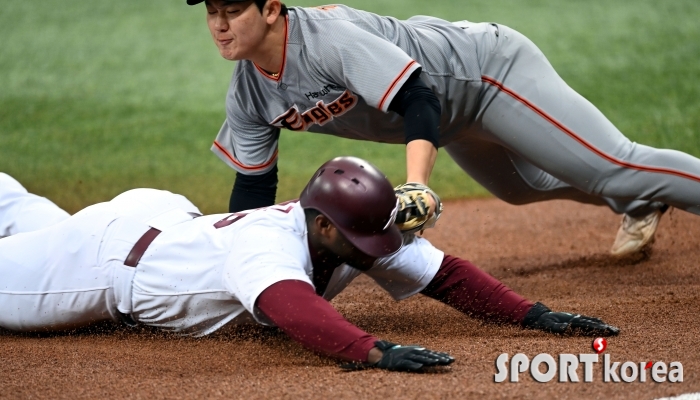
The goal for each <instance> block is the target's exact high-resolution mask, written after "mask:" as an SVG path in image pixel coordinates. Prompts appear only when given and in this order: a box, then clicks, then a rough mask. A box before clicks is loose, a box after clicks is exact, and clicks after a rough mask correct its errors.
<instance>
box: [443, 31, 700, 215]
mask: <svg viewBox="0 0 700 400" xmlns="http://www.w3.org/2000/svg"><path fill="white" fill-rule="evenodd" d="M457 24H458V25H460V26H463V27H467V29H466V31H467V33H468V34H470V35H473V36H474V37H475V40H476V41H477V43H478V46H477V50H478V53H479V65H480V67H481V72H482V87H481V92H480V98H479V109H478V112H477V116H476V121H475V123H474V124H473V125H472V126H471V127H470V129H469V130H467V131H465V132H464V133H462V134H460V135H459V136H458V137H457V138H456V139H455V140H453V141H450V143H448V144H447V145H446V146H445V150H446V151H447V153H448V154H449V155H450V156H451V157H452V159H454V161H455V162H456V163H457V164H458V165H459V166H460V167H461V168H462V169H463V170H464V171H465V172H467V173H468V174H469V175H470V176H471V177H472V178H474V179H475V180H476V181H477V182H479V183H480V184H481V185H482V186H484V187H485V188H486V189H487V190H489V191H490V192H491V193H493V194H494V195H495V196H497V197H499V198H500V199H502V200H505V201H507V202H509V203H512V204H526V203H531V202H536V201H542V200H552V199H569V200H575V201H578V202H582V203H589V204H599V205H608V206H609V207H610V208H611V209H612V210H614V211H615V212H617V213H626V214H629V215H631V216H642V215H646V214H648V213H650V212H652V211H654V210H655V209H658V208H660V207H661V206H662V205H663V204H664V203H665V204H668V205H671V206H673V207H676V208H679V209H682V210H685V211H689V212H691V213H694V214H700V160H698V159H697V158H695V157H692V156H690V155H688V154H685V153H683V152H680V151H675V150H666V149H656V148H652V147H649V146H644V145H641V144H638V143H634V142H632V141H630V140H629V139H628V138H627V137H625V136H624V135H623V134H622V133H621V132H620V131H619V130H618V129H617V128H615V126H614V125H613V124H612V123H611V122H610V121H609V120H608V119H607V118H606V117H605V116H604V115H603V114H602V113H601V112H600V111H599V110H598V109H597V108H596V107H595V106H593V105H592V104H591V103H590V102H589V101H588V100H586V99H585V98H583V97H582V96H581V95H579V94H578V93H576V92H575V91H574V90H573V89H571V88H570V87H569V86H568V85H567V84H566V83H565V82H564V81H563V80H562V78H561V77H559V75H558V74H557V73H556V71H554V68H553V67H552V65H551V64H550V63H549V61H547V59H546V57H545V56H544V54H542V52H541V51H540V50H539V49H538V48H537V47H536V46H535V44H534V43H532V42H531V41H530V40H529V39H528V38H526V37H525V36H523V35H522V34H520V33H518V32H516V31H515V30H513V29H510V28H508V27H506V26H503V25H496V24H487V23H479V24H472V23H469V22H466V21H465V22H460V23H457Z"/></svg>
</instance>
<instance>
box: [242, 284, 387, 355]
mask: <svg viewBox="0 0 700 400" xmlns="http://www.w3.org/2000/svg"><path fill="white" fill-rule="evenodd" d="M256 306H257V308H258V309H259V310H260V311H261V312H262V313H263V314H264V315H265V316H266V317H268V318H269V319H270V320H271V321H272V322H273V323H274V324H275V325H277V327H278V328H280V329H282V331H284V333H286V334H287V335H289V336H290V337H291V338H292V339H293V340H295V341H297V342H299V343H301V344H302V345H304V346H305V347H307V348H309V349H311V350H314V351H317V352H320V353H324V354H327V355H331V356H335V357H338V358H342V359H345V360H349V361H360V362H366V361H367V354H368V353H369V351H370V350H371V349H372V348H373V347H374V342H375V341H377V340H379V339H378V338H376V337H374V336H372V335H370V334H369V333H367V332H364V331H363V330H361V329H360V328H358V327H356V326H355V325H353V324H351V323H350V322H348V321H347V320H346V319H345V318H343V316H342V315H340V313H338V311H336V310H335V308H333V306H332V305H331V304H330V303H329V302H328V301H326V300H325V299H324V298H323V297H321V296H319V295H317V294H316V292H315V291H314V288H313V287H312V286H311V285H309V284H308V283H306V282H302V281H296V280H284V281H280V282H277V283H275V284H274V285H272V286H270V287H268V288H267V289H265V290H264V291H263V292H262V293H261V294H260V296H258V299H257V302H256Z"/></svg>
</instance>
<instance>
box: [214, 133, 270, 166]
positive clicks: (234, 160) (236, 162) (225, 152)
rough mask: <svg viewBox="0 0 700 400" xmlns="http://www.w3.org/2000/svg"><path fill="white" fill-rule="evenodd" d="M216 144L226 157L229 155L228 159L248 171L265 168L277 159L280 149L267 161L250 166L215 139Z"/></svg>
mask: <svg viewBox="0 0 700 400" xmlns="http://www.w3.org/2000/svg"><path fill="white" fill-rule="evenodd" d="M214 146H216V147H217V148H218V149H219V150H220V151H221V152H222V153H224V154H225V155H226V157H228V159H229V160H231V162H232V163H234V164H236V165H237V166H238V167H240V168H241V169H245V170H248V171H255V170H259V169H264V168H265V167H268V166H269V165H270V164H272V163H273V162H274V161H275V159H277V152H278V151H279V149H275V152H274V153H273V154H272V157H271V158H270V160H269V161H267V162H266V163H263V164H260V165H254V166H252V167H249V166H247V165H243V164H241V162H240V161H238V160H236V159H235V158H233V156H232V155H231V154H229V152H228V151H226V149H225V148H224V147H223V146H222V145H220V144H219V142H217V141H216V140H215V141H214Z"/></svg>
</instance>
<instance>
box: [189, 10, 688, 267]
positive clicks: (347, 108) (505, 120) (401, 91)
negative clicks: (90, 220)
mask: <svg viewBox="0 0 700 400" xmlns="http://www.w3.org/2000/svg"><path fill="white" fill-rule="evenodd" d="M202 2H204V3H205V6H206V11H207V23H208V26H209V30H210V32H211V35H212V37H213V39H214V42H215V43H216V45H217V47H218V49H219V52H220V53H221V55H222V56H223V57H224V58H226V59H228V60H238V63H237V65H236V68H235V72H234V73H233V77H232V79H231V84H230V87H229V90H228V94H227V98H226V120H225V121H224V123H223V125H222V127H221V130H220V131H219V134H218V136H217V137H216V140H215V141H214V144H213V146H212V150H213V151H214V152H215V153H216V154H217V155H218V156H219V157H220V158H221V159H222V160H223V161H224V162H225V163H227V164H228V165H229V166H230V167H232V168H233V169H235V170H236V171H237V175H236V180H235V183H234V186H233V191H232V195H231V200H230V209H231V211H235V210H240V209H246V208H253V207H260V206H266V205H269V204H272V203H273V202H274V198H275V193H276V185H277V158H278V147H277V143H278V138H279V135H280V129H282V128H284V129H288V130H291V131H300V130H301V131H309V132H316V133H323V134H330V135H335V136H340V137H344V138H350V139H358V140H369V141H374V142H383V143H405V144H406V158H407V181H408V182H415V183H418V184H422V185H427V184H428V179H429V177H430V174H431V171H432V168H433V165H434V162H435V158H436V155H437V149H438V148H441V147H442V148H444V149H445V151H446V152H447V153H448V154H449V155H450V157H451V158H452V159H453V160H454V161H455V162H456V163H457V164H458V165H459V166H460V167H461V168H462V169H463V170H464V171H465V172H466V173H467V174H469V175H470V176H471V177H472V178H474V179H475V180H476V181H477V182H479V183H480V184H481V185H482V186H484V187H485V188H486V189H488V190H489V191H490V192H491V193H493V194H494V195H495V196H497V197H498V198H500V199H503V200H505V201H507V202H509V203H512V204H526V203H532V202H536V201H543V200H550V199H570V200H575V201H578V202H582V203H589V204H596V205H607V206H608V207H610V208H611V209H612V210H613V211H615V212H616V213H620V214H624V217H623V220H622V225H621V227H620V229H619V231H618V234H617V237H616V239H615V243H614V245H613V247H612V253H613V254H615V255H618V256H622V255H627V254H631V253H635V252H637V251H639V250H640V249H641V248H642V247H643V246H645V245H646V244H647V243H650V242H651V240H652V239H653V236H654V232H655V231H656V228H657V225H658V222H659V219H660V217H661V215H662V213H663V212H664V211H665V210H666V209H667V208H668V207H669V206H673V207H677V208H679V209H682V210H685V211H688V212H691V213H695V214H700V160H698V159H697V158H695V157H692V156H690V155H688V154H685V153H682V152H678V151H674V150H662V149H655V148H652V147H648V146H644V145H641V144H637V143H634V142H631V141H630V140H629V139H627V138H626V137H625V136H624V135H623V134H622V133H620V131H619V130H618V129H617V128H615V126H614V125H613V124H612V123H611V122H610V121H608V119H607V118H606V117H605V116H604V115H603V114H602V113H601V112H600V111H599V110H598V109H596V107H594V106H593V105H592V104H591V103H590V102H588V101H587V100H586V99H584V98H583V97H582V96H580V95H579V94H578V93H576V92H575V91H574V90H572V89H571V88H570V87H569V86H568V85H567V84H566V83H565V82H564V81H563V80H562V79H561V78H560V77H559V75H557V73H556V72H555V71H554V69H553V68H552V66H551V64H550V63H549V62H548V61H547V59H546V58H545V56H544V55H543V54H542V52H541V51H540V50H539V49H538V48H537V47H536V46H535V45H534V44H533V43H532V42H531V41H530V40H528V39H527V38H526V37H524V36H523V35H522V34H520V33H518V32H516V31H515V30H513V29H511V28H509V27H507V26H503V25H500V24H494V23H471V22H468V21H461V22H456V23H452V22H448V21H444V20H441V19H438V18H432V17H427V16H417V17H413V18H410V19H408V20H405V21H400V20H397V19H395V18H392V17H384V16H379V15H375V14H373V13H370V12H365V11H360V10H356V9H352V8H350V7H346V6H343V5H331V6H321V7H316V8H300V7H290V8H287V7H286V6H285V5H284V4H282V3H280V1H279V0H254V1H253V0H206V1H203V0H187V4H190V5H193V4H198V3H202ZM429 202H430V204H429V205H430V206H431V210H430V211H433V210H434V209H435V206H434V204H433V203H432V201H431V200H429Z"/></svg>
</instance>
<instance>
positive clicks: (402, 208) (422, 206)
mask: <svg viewBox="0 0 700 400" xmlns="http://www.w3.org/2000/svg"><path fill="white" fill-rule="evenodd" d="M394 193H396V197H397V198H398V200H399V211H398V213H397V214H396V224H397V225H398V226H399V229H400V230H401V232H403V233H415V232H418V231H421V232H422V231H423V230H425V229H428V228H432V227H433V226H435V223H436V222H437V220H438V218H440V214H441V213H442V202H441V201H440V197H439V196H438V195H437V193H435V192H434V191H433V190H432V189H430V188H429V187H427V186H425V185H423V184H420V183H413V182H408V183H404V184H403V185H399V186H397V187H395V188H394Z"/></svg>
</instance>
